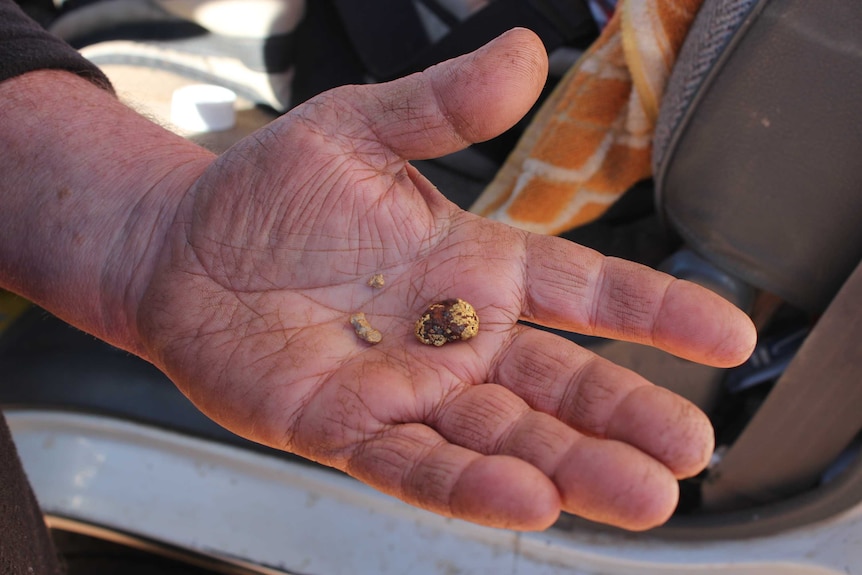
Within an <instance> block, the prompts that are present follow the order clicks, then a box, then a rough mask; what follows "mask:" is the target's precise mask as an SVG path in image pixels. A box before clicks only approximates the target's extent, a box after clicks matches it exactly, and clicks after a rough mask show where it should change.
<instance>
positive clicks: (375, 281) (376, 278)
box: [368, 274, 386, 289]
mask: <svg viewBox="0 0 862 575" xmlns="http://www.w3.org/2000/svg"><path fill="white" fill-rule="evenodd" d="M385 283H386V281H385V280H384V279H383V274H374V275H373V276H371V279H369V280H368V287H372V288H374V289H379V288H382V287H383V284H385Z"/></svg>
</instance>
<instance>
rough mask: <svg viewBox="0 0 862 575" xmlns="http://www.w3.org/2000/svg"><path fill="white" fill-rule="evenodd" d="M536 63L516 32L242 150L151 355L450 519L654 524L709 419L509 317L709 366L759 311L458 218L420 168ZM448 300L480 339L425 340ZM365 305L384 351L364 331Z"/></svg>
mask: <svg viewBox="0 0 862 575" xmlns="http://www.w3.org/2000/svg"><path fill="white" fill-rule="evenodd" d="M545 71H546V62H545V59H544V52H543V49H542V46H541V44H540V43H539V41H538V40H537V39H536V38H535V36H533V35H532V34H530V33H528V32H525V31H514V32H511V33H509V34H507V35H505V36H504V37H502V38H501V39H498V40H497V41H496V42H494V43H492V44H491V45H489V46H487V47H485V48H484V49H482V50H480V51H479V52H477V53H474V54H472V55H469V56H466V57H463V58H461V59H458V60H455V61H451V62H448V63H445V64H442V65H439V66H437V67H434V68H432V69H430V70H428V71H427V72H425V73H422V74H417V75H413V76H410V77H408V78H406V79H402V80H399V81H396V82H392V83H389V84H383V85H377V86H365V87H345V88H341V89H338V90H335V91H333V92H330V93H327V94H324V95H322V96H320V97H318V98H315V99H314V100H312V101H310V102H308V103H307V104H305V105H303V106H301V107H300V108H298V109H297V110H295V111H294V112H291V113H290V114H288V115H287V116H285V117H283V118H281V119H279V120H278V121H276V122H274V123H273V124H271V125H270V126H268V127H267V128H265V129H263V130H262V131H260V132H258V133H257V134H255V135H253V136H252V137H251V138H248V139H246V140H244V141H242V142H240V143H239V144H238V145H237V146H235V147H234V148H232V149H231V150H230V151H228V152H227V153H226V154H224V155H223V156H222V157H220V158H219V159H218V160H216V162H215V163H214V164H213V165H212V166H211V167H210V168H209V169H208V170H207V171H206V172H205V173H204V175H203V176H202V177H201V178H200V179H199V180H198V182H197V183H196V184H195V186H194V187H193V188H192V189H191V190H190V192H189V193H188V195H187V197H185V199H184V200H183V202H182V204H181V207H180V210H179V217H178V219H177V220H176V221H175V223H174V224H173V226H172V227H171V232H170V237H169V241H168V243H167V245H166V248H165V250H164V251H163V253H161V255H160V256H159V260H158V265H157V269H156V273H155V275H154V277H153V279H152V281H151V282H150V284H149V287H148V289H147V292H146V295H145V297H144V300H143V304H142V306H141V308H140V310H139V313H138V318H139V319H138V321H139V325H140V331H141V333H142V337H143V338H144V342H145V346H147V348H148V349H147V351H148V355H149V357H150V358H151V359H152V360H154V361H155V362H156V363H157V364H159V365H160V367H162V368H163V369H164V370H165V371H166V372H167V373H168V374H169V375H170V376H171V377H172V378H173V379H174V381H176V382H177V384H178V385H179V386H180V387H181V389H182V390H183V391H184V392H185V393H186V394H187V395H188V396H189V397H190V398H191V399H192V400H193V401H194V402H195V403H196V404H197V405H198V406H199V407H200V408H201V409H202V410H203V411H204V412H205V413H207V414H208V415H210V416H211V417H212V418H213V419H215V420H216V421H218V422H220V423H222V424H223V425H225V426H226V427H228V428H230V429H232V430H234V431H236V432H237V433H239V434H241V435H243V436H245V437H248V438H251V439H253V440H255V441H259V442H261V443H264V444H267V445H270V446H274V447H277V448H281V449H285V450H288V451H291V452H294V453H297V454H300V455H303V456H306V457H308V458H311V459H313V460H316V461H319V462H321V463H324V464H326V465H331V466H333V467H336V468H338V469H342V470H344V471H346V472H348V473H350V474H351V475H354V476H356V477H358V478H359V479H361V480H363V481H365V482H367V483H369V484H370V485H373V486H375V487H377V488H378V489H380V490H382V491H384V492H386V493H390V494H392V495H395V496H397V497H400V498H401V499H403V500H405V501H408V502H410V503H414V504H416V505H418V506H421V507H424V508H427V509H431V510H434V511H436V512H439V513H442V514H445V515H451V516H456V517H461V518H465V519H468V520H472V521H476V522H480V523H485V524H488V525H493V526H501V527H512V528H520V529H538V528H544V527H546V526H548V525H550V524H551V523H552V522H553V521H554V520H555V519H556V517H557V515H558V513H559V511H560V509H564V510H567V511H570V512H573V513H577V514H579V515H582V516H584V517H587V518H591V519H595V520H599V521H604V522H608V523H612V524H616V525H620V526H623V527H627V528H632V529H641V528H647V527H650V526H654V525H656V524H658V523H661V522H663V521H664V520H665V519H667V517H668V516H669V514H670V513H671V512H672V510H673V509H674V506H675V503H676V498H677V484H676V478H678V477H682V476H687V475H690V474H693V473H696V472H698V471H699V470H700V469H701V468H702V466H703V465H704V464H705V462H706V460H707V458H708V456H709V454H710V453H711V449H712V441H713V440H712V430H711V427H710V425H709V423H708V421H707V419H706V418H705V416H704V415H703V414H701V413H700V412H699V411H698V410H697V409H696V408H695V407H694V406H692V405H691V404H689V403H688V402H686V401H685V400H683V399H681V398H679V397H677V396H675V395H673V394H671V393H670V392H667V391H665V390H663V389H660V388H657V387H654V386H652V385H651V384H649V383H648V382H646V381H645V380H643V379H642V378H640V377H639V376H637V375H635V374H633V373H631V372H628V371H626V370H624V369H622V368H619V367H617V366H615V365H613V364H610V363H608V362H606V361H604V360H602V359H599V358H597V357H596V356H595V355H593V354H592V353H590V352H588V351H585V350H584V349H582V348H579V347H578V346H576V345H575V344H573V343H571V342H569V341H568V340H565V339H563V338H560V337H558V336H555V335H551V334H549V333H547V332H544V331H539V330H537V329H534V328H530V327H526V326H525V325H523V324H520V323H518V320H520V319H525V320H529V321H531V322H535V323H538V324H544V325H547V326H553V327H556V328H562V329H567V330H573V331H580V332H584V333H590V334H597V335H603V336H609V337H619V338H623V339H628V340H633V341H638V342H643V343H648V344H652V345H655V346H658V347H661V348H663V349H666V350H668V351H671V352H673V353H676V354H679V355H682V356H685V357H688V358H691V359H694V360H699V361H704V362H708V363H712V364H715V365H730V364H734V363H737V362H740V361H742V360H744V358H745V357H746V355H747V354H748V353H749V352H750V350H751V348H752V346H753V338H754V335H753V330H752V328H751V325H750V322H748V320H747V318H746V317H745V316H744V315H743V314H742V313H740V312H738V311H737V310H735V308H733V307H732V306H731V305H730V304H728V303H726V302H724V301H723V300H721V299H720V298H718V297H717V296H715V295H712V294H711V293H710V292H707V291H706V290H703V289H701V288H698V287H696V286H694V285H692V284H688V283H685V282H682V281H677V280H674V279H672V278H670V277H668V276H665V275H663V274H660V273H657V272H654V271H651V270H648V269H646V268H643V267H640V266H637V265H634V264H631V263H627V262H624V261H620V260H613V259H606V258H604V257H602V256H600V255H599V254H597V253H595V252H593V251H590V250H587V249H585V248H583V247H579V246H577V245H574V244H572V243H570V242H566V241H564V240H561V239H557V238H548V237H540V236H535V235H531V234H528V233H525V232H522V231H518V230H515V229H511V228H508V227H506V226H503V225H500V224H497V223H493V222H490V221H486V220H482V219H479V218H477V217H475V216H473V215H471V214H468V213H465V212H463V211H461V210H459V209H457V208H456V207H455V206H454V205H452V204H451V203H449V202H448V201H447V200H445V199H444V198H443V196H442V195H440V194H439V192H438V191H437V190H435V189H434V188H433V187H432V186H431V185H430V184H429V183H428V182H427V181H426V180H425V179H424V178H423V177H422V176H421V175H420V174H419V173H418V172H417V171H416V170H415V169H414V168H413V167H412V166H411V165H410V164H409V163H408V162H407V161H408V160H412V159H420V158H428V157H434V156H438V155H442V154H445V153H448V152H452V151H455V150H457V149H459V148H462V147H464V146H465V145H467V144H469V143H471V142H476V141H480V140H484V139H487V138H489V137H492V136H493V135H496V134H497V133H499V132H501V131H502V130H504V129H505V128H507V127H509V126H510V125H512V124H513V123H514V122H515V121H517V120H518V118H519V117H520V116H521V115H522V114H523V113H524V112H525V111H526V110H527V109H528V108H529V106H530V105H531V104H532V102H533V100H534V98H535V97H536V96H537V94H538V92H539V90H540V89H541V86H542V83H543V81H544V75H545ZM375 273H381V274H383V275H384V277H385V282H386V283H385V286H384V287H382V288H380V289H374V288H372V287H369V286H368V285H367V281H368V279H369V278H370V277H371V276H372V275H373V274H375ZM452 297H460V298H463V299H465V300H467V301H469V302H470V303H472V304H473V305H474V306H475V307H476V309H477V311H478V313H479V317H480V320H481V328H480V331H479V334H478V336H477V337H475V338H474V339H471V340H469V341H465V342H457V343H453V344H449V345H446V346H444V347H441V348H434V347H429V346H425V345H423V344H421V343H420V342H419V341H417V339H416V338H415V337H414V335H413V326H414V323H415V321H416V319H417V318H418V317H419V315H420V314H421V312H422V311H423V310H424V309H425V308H426V306H427V305H428V304H429V303H431V302H434V301H437V300H441V299H445V298H452ZM359 311H362V312H365V314H366V316H367V317H368V319H369V321H370V322H371V323H372V325H373V326H374V327H376V328H377V329H379V330H380V331H381V332H382V333H383V340H382V342H380V343H379V344H377V345H370V344H368V343H366V342H364V341H362V340H360V339H359V338H357V336H356V335H355V333H354V331H353V329H352V327H351V326H350V323H349V317H350V315H351V314H352V313H355V312H359Z"/></svg>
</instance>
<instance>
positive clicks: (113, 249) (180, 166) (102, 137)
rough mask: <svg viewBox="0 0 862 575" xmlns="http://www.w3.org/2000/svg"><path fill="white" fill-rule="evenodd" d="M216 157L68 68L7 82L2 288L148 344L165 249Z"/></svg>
mask: <svg viewBox="0 0 862 575" xmlns="http://www.w3.org/2000/svg"><path fill="white" fill-rule="evenodd" d="M211 161H212V155H211V154H210V153H208V152H206V151H205V150H203V149H202V148H200V147H198V146H197V145H195V144H193V143H191V142H188V141H187V140H184V139H182V138H180V137H178V136H175V135H174V134H171V133H170V132H168V131H166V130H164V129H163V128H161V127H159V126H157V125H155V124H153V123H152V122H150V121H149V120H147V119H145V118H143V117H141V116H140V115H138V114H136V113H134V112H132V111H131V110H129V109H128V108H126V107H125V106H124V105H123V104H121V103H120V102H119V101H117V100H116V98H114V97H113V96H112V95H111V94H110V93H108V92H106V91H104V90H101V89H99V88H97V87H95V86H94V85H92V84H91V83H90V82H88V81H86V80H84V79H82V78H80V77H78V76H75V75H73V74H70V73H68V72H62V71H36V72H30V73H28V74H25V75H23V76H19V77H16V78H13V79H11V80H7V81H5V82H2V83H0V286H3V287H5V288H7V289H9V290H12V291H15V292H17V293H20V294H22V295H24V296H25V297H28V298H30V299H31V300H33V301H35V302H36V303H38V304H40V305H42V306H43V307H45V308H46V309H48V310H50V311H52V312H53V313H56V314H57V315H58V316H60V317H62V318H63V319H65V320H67V321H69V322H70V323H72V324H74V325H77V326H78V327H80V328H82V329H84V330H86V331H88V332H90V333H93V334H94V335H96V336H98V337H100V338H103V339H106V340H107V341H110V342H111V343H113V344H115V345H118V346H119V347H122V348H124V349H128V350H129V351H132V352H135V353H142V350H141V348H140V344H139V341H138V336H137V329H136V323H137V318H136V314H137V306H138V303H139V301H140V298H141V296H142V292H143V290H144V289H145V288H146V285H147V282H148V278H149V275H150V273H151V271H152V267H153V263H154V258H155V256H156V254H157V253H158V251H159V250H160V249H161V247H162V244H163V241H164V237H165V234H166V230H167V227H168V226H169V225H170V224H171V223H172V221H173V219H174V216H175V214H176V209H177V205H178V203H179V201H180V199H181V197H182V196H183V194H184V193H185V192H186V191H187V190H188V189H189V187H190V186H191V184H192V182H194V180H195V179H196V178H197V177H198V176H199V175H200V173H201V172H202V171H203V169H204V168H205V167H206V166H207V165H208V164H209V163H210V162H211Z"/></svg>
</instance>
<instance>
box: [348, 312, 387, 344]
mask: <svg viewBox="0 0 862 575" xmlns="http://www.w3.org/2000/svg"><path fill="white" fill-rule="evenodd" d="M350 325H352V326H353V331H355V332H356V335H357V336H358V337H359V339H361V340H363V341H367V342H368V343H371V344H375V343H380V340H382V339H383V334H382V333H380V332H379V331H377V330H376V329H374V328H373V327H371V324H370V323H368V319H367V318H366V317H365V314H364V313H363V312H359V313H355V314H353V315H351V316H350Z"/></svg>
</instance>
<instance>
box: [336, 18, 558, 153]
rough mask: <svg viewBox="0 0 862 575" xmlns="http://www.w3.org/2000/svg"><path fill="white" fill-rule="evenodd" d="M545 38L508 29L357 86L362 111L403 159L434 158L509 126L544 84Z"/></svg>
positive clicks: (355, 102) (357, 101)
mask: <svg viewBox="0 0 862 575" xmlns="http://www.w3.org/2000/svg"><path fill="white" fill-rule="evenodd" d="M547 70H548V61H547V56H546V53H545V48H544V45H543V44H542V41H541V40H540V39H539V38H538V36H536V35H535V34H534V33H533V32H531V31H529V30H525V29H514V30H511V31H509V32H507V33H505V34H503V35H502V36H500V37H498V38H497V39H495V40H493V41H492V42H490V43H488V44H486V45H485V46H483V47H482V48H480V49H478V50H476V51H475V52H471V53H470V54H465V55H464V56H460V57H458V58H454V59H452V60H448V61H446V62H443V63H441V64H437V65H436V66H432V67H431V68H428V69H427V70H425V71H424V72H419V73H417V74H412V75H410V76H407V77H405V78H401V79H398V80H394V81H392V82H387V83H384V84H377V85H374V86H365V87H364V88H365V89H364V90H360V89H359V88H356V91H357V92H360V93H361V97H357V96H359V94H358V93H354V94H351V96H352V97H353V98H354V100H353V102H352V104H353V109H354V111H356V112H358V113H359V114H360V115H361V116H362V117H363V118H364V121H365V122H367V123H368V127H370V128H372V130H373V133H374V134H375V136H376V139H378V141H379V143H380V144H383V145H384V146H386V147H388V148H389V149H391V150H392V151H393V152H394V153H395V154H397V155H398V156H400V157H401V158H404V159H406V160H421V159H428V158H435V157H438V156H442V155H445V154H449V153H452V152H456V151H458V150H460V149H463V148H465V147H467V146H468V145H470V144H473V143H476V142H482V141H484V140H488V139H490V138H493V137H494V136H497V135H499V134H501V133H502V132H504V131H505V130H507V129H509V128H511V127H512V126H513V125H515V123H517V122H518V120H520V119H521V118H522V117H523V116H524V114H526V113H527V112H528V111H529V109H530V107H531V106H532V105H533V104H534V103H535V101H536V99H537V98H538V97H539V94H540V92H541V90H542V88H543V86H544V83H545V79H546V75H547Z"/></svg>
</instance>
